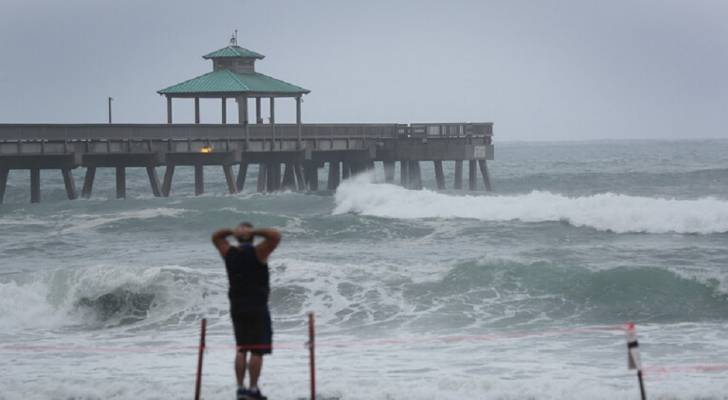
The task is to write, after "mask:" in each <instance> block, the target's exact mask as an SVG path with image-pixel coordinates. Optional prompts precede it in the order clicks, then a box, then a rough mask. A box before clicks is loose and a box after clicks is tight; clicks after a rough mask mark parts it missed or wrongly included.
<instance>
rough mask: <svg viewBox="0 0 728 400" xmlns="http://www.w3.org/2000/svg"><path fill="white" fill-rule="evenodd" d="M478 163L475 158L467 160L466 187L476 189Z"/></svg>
mask: <svg viewBox="0 0 728 400" xmlns="http://www.w3.org/2000/svg"><path fill="white" fill-rule="evenodd" d="M477 167H478V164H477V162H476V161H475V160H470V161H468V189H469V190H478V170H477Z"/></svg>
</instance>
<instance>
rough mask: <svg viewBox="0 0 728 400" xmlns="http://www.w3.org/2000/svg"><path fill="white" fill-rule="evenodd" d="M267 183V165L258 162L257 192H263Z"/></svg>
mask: <svg viewBox="0 0 728 400" xmlns="http://www.w3.org/2000/svg"><path fill="white" fill-rule="evenodd" d="M267 183H268V167H267V166H266V165H265V164H263V163H260V164H258V185H257V186H258V187H257V190H258V192H259V193H261V192H265V190H266V188H267V186H268V185H267Z"/></svg>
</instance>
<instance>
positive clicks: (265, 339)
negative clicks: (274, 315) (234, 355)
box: [230, 307, 273, 355]
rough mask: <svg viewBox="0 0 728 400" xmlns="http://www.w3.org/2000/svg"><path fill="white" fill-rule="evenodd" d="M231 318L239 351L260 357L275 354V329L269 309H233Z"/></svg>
mask: <svg viewBox="0 0 728 400" xmlns="http://www.w3.org/2000/svg"><path fill="white" fill-rule="evenodd" d="M230 316H231V317H232V320H233V330H234V331H235V344H236V345H237V346H238V351H250V352H251V353H254V354H260V355H262V354H271V353H272V352H273V327H272V326H271V320H270V312H269V311H268V308H267V307H266V308H246V307H231V309H230Z"/></svg>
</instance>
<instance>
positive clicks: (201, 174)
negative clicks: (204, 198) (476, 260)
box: [195, 164, 205, 196]
mask: <svg viewBox="0 0 728 400" xmlns="http://www.w3.org/2000/svg"><path fill="white" fill-rule="evenodd" d="M204 168H205V166H204V165H201V164H197V165H195V196H199V195H201V194H203V193H205V169H204Z"/></svg>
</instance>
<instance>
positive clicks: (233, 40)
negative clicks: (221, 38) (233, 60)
mask: <svg viewBox="0 0 728 400" xmlns="http://www.w3.org/2000/svg"><path fill="white" fill-rule="evenodd" d="M230 45H231V46H237V45H238V30H237V29H236V30H235V31H234V32H233V36H232V37H231V38H230Z"/></svg>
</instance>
